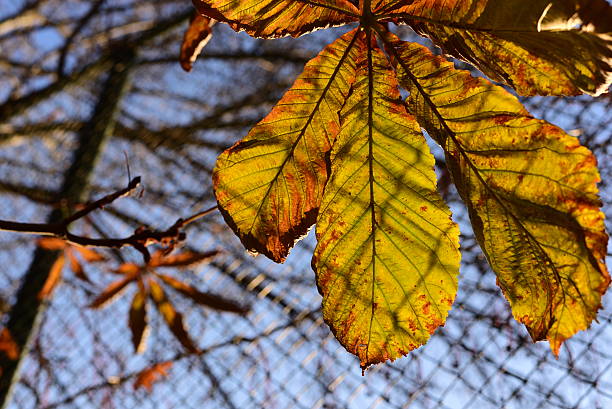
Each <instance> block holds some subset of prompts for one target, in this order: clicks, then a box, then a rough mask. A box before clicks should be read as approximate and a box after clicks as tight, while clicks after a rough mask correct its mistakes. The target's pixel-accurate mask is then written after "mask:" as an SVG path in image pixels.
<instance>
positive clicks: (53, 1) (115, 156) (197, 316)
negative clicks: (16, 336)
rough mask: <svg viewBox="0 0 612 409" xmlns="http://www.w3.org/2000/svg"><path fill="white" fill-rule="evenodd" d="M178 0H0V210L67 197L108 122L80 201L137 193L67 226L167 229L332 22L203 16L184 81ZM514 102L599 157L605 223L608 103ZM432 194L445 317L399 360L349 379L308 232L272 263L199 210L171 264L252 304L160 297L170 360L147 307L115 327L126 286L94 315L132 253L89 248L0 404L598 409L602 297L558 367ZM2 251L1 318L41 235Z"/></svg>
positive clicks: (15, 212)
mask: <svg viewBox="0 0 612 409" xmlns="http://www.w3.org/2000/svg"><path fill="white" fill-rule="evenodd" d="M185 3H186V2H185V1H178V0H177V1H163V2H155V4H153V3H151V4H146V3H143V2H132V1H130V0H124V1H119V0H116V1H111V0H108V1H96V2H85V1H78V0H68V1H66V0H62V1H59V0H45V1H33V2H24V1H16V2H11V1H9V0H0V4H1V5H2V7H0V50H2V52H1V53H0V54H1V55H0V84H2V86H0V118H1V119H0V218H2V219H5V220H19V221H32V222H44V221H45V220H46V218H47V217H48V215H50V214H51V213H52V212H53V210H54V209H57V208H60V207H62V206H64V205H66V197H64V196H65V195H64V196H63V194H64V193H66V192H62V191H61V190H62V186H63V183H64V181H65V180H67V179H69V178H71V177H73V175H69V174H68V173H69V171H70V169H71V166H72V164H73V163H74V161H75V157H74V152H75V151H76V149H77V148H78V146H80V145H83V143H84V142H83V141H85V142H87V141H89V140H90V139H91V138H90V135H93V134H95V132H97V131H96V129H97V128H95V127H94V128H91V126H101V127H103V128H104V129H107V128H105V127H108V125H109V124H110V123H112V124H113V126H112V127H109V128H108V132H109V135H108V137H107V138H106V139H104V141H103V143H102V144H101V145H100V146H99V147H98V148H96V152H95V153H96V154H97V156H98V157H97V159H96V160H95V161H94V162H93V163H92V166H89V167H90V168H91V169H90V174H89V175H88V176H87V177H86V178H84V179H83V180H84V181H86V182H84V183H86V184H87V189H86V193H87V199H92V198H97V197H100V196H102V195H104V194H107V193H109V192H112V191H115V190H118V189H121V188H123V187H125V186H126V184H127V182H128V180H129V179H128V178H129V176H135V175H140V176H142V178H143V181H144V183H143V186H144V187H143V188H142V189H141V190H140V191H138V192H137V193H136V194H133V195H131V196H130V197H126V198H122V199H120V200H117V201H115V202H114V203H113V204H112V205H110V206H108V207H106V208H105V209H103V210H100V211H97V212H95V213H92V214H91V215H90V216H89V217H87V218H86V219H85V220H82V221H79V222H78V223H77V225H76V226H74V229H75V231H78V232H80V233H82V234H86V235H89V236H94V237H118V236H122V235H127V234H130V233H131V232H133V231H134V229H135V228H137V227H139V226H151V227H155V228H159V229H164V228H167V227H168V226H170V225H172V223H174V222H175V221H176V219H178V218H180V217H186V216H189V215H191V214H193V213H195V212H197V211H198V210H200V209H204V208H207V207H210V206H212V205H214V198H213V196H212V192H211V177H210V174H211V169H212V167H213V166H214V160H215V157H216V155H217V154H218V153H219V152H220V151H221V150H222V149H224V148H225V147H227V146H230V145H231V144H232V143H234V142H235V141H236V140H238V139H239V138H240V137H242V136H243V135H244V134H245V133H246V132H247V131H248V128H249V126H250V125H252V124H254V123H255V122H257V121H258V120H259V119H260V118H261V117H262V116H263V115H264V114H265V113H266V112H267V111H269V109H270V108H271V106H272V104H273V103H274V102H275V101H276V100H277V99H278V98H279V96H280V95H282V92H283V90H284V89H286V87H287V86H288V85H290V84H291V82H292V81H293V79H294V78H295V75H297V74H298V73H299V72H300V70H301V68H302V66H303V64H304V62H305V61H307V59H308V58H309V57H312V56H313V55H315V54H316V53H317V52H318V50H320V49H321V48H322V46H323V45H324V44H325V43H326V42H327V41H329V39H330V38H331V37H333V36H335V35H337V34H338V30H331V31H327V32H319V33H314V34H311V35H309V36H306V37H303V38H300V39H282V40H274V41H269V42H262V41H256V40H253V39H250V38H248V37H247V36H245V35H242V34H236V33H234V32H233V31H231V30H230V29H229V28H227V27H224V26H222V25H218V26H216V27H215V31H214V37H213V40H212V41H211V42H210V43H209V45H208V46H207V48H206V50H205V52H204V55H203V56H202V58H201V59H200V61H199V62H198V63H196V65H195V68H194V71H193V72H192V73H190V74H186V73H184V72H182V71H181V70H180V67H179V66H178V63H177V57H176V56H177V53H178V46H179V44H180V41H181V36H182V32H183V31H184V29H185V28H186V24H187V21H188V18H189V15H190V13H191V11H190V8H189V4H185ZM187 3H188V2H187ZM400 32H401V33H402V34H403V35H404V36H406V37H409V36H414V34H411V33H409V32H408V31H407V30H404V31H401V30H400ZM330 36H331V37H330ZM117 67H120V69H119V71H121V70H127V71H128V73H129V75H128V80H127V81H128V84H127V86H126V90H125V92H123V93H119V94H118V96H117V97H116V98H114V99H113V100H112V101H107V100H103V99H102V98H103V95H105V92H109V89H110V90H112V87H113V85H112V82H111V81H110V80H109V78H111V77H112V76H113V75H114V74H113V73H114V72H115V71H116V69H117ZM113 70H115V71H113ZM109 84H111V85H110V88H109ZM101 101H102V102H105V103H104V104H102V106H101V105H100V104H101ZM523 102H524V103H525V104H526V105H527V107H528V108H529V110H530V112H532V114H533V115H534V116H536V117H540V118H543V119H546V120H548V121H550V122H552V123H554V124H557V125H559V126H561V127H563V128H564V129H566V130H567V131H569V132H571V133H572V134H574V135H577V136H578V137H579V138H580V139H581V141H582V142H583V144H585V145H587V146H589V147H590V148H591V149H592V150H593V151H594V152H595V153H596V155H597V157H598V159H599V166H600V171H601V175H602V180H603V182H602V183H601V184H600V190H601V197H602V200H603V201H604V210H605V213H606V215H607V216H608V220H612V218H611V217H610V216H612V214H611V213H612V209H611V208H610V203H612V190H611V189H610V186H609V182H608V181H609V180H611V178H612V174H611V173H612V163H610V160H609V157H610V156H609V154H610V149H611V148H610V143H609V142H610V139H611V138H612V128H611V127H610V119H611V117H610V112H612V111H611V110H610V108H611V105H612V104H611V100H610V98H609V97H607V96H603V97H601V98H599V99H592V98H588V97H578V98H531V99H524V100H523ZM97 112H99V114H96V113H97ZM112 112H115V114H114V116H113V115H112ZM96 115H98V116H96ZM95 118H98V120H97V122H96V121H94V119H95ZM99 118H102V119H101V120H100V119H99ZM88 126H89V128H88ZM84 129H85V130H86V131H84ZM438 156H439V155H438ZM446 196H447V197H446V199H447V200H448V202H449V203H450V204H451V206H452V207H453V213H454V218H455V220H456V221H457V222H459V223H460V227H461V228H462V238H461V246H462V251H463V264H462V268H461V275H460V279H459V292H458V296H457V300H456V302H455V304H454V307H453V309H452V311H451V313H450V316H449V317H448V319H447V323H446V325H445V326H444V327H442V328H440V329H438V330H437V331H436V333H435V334H434V335H433V336H432V338H431V340H430V341H429V342H428V343H427V345H425V346H423V347H421V348H419V349H418V350H416V351H413V352H411V353H410V354H409V355H408V356H407V357H406V358H403V359H399V360H397V361H395V362H393V363H388V364H384V365H378V366H376V367H374V368H372V369H370V370H368V371H367V372H366V374H365V376H362V373H361V370H360V368H359V363H358V361H357V360H356V359H355V358H354V357H353V356H352V355H351V354H349V353H348V352H347V351H345V350H344V349H343V348H342V347H341V346H340V345H339V344H338V342H337V341H336V340H335V339H334V337H333V336H332V335H331V333H330V330H329V328H328V327H327V326H326V325H325V324H324V323H323V320H322V317H321V312H320V303H321V297H320V295H319V293H318V292H317V289H316V285H315V282H314V274H313V272H312V270H311V268H310V258H311V255H312V250H313V248H314V244H315V241H314V238H313V237H312V234H311V235H309V236H308V237H307V238H306V239H305V240H303V241H302V242H301V243H300V244H299V245H298V246H297V247H296V248H295V249H294V250H293V251H292V253H291V255H290V257H289V259H288V260H287V262H286V263H285V264H283V265H277V264H274V263H272V262H268V261H266V260H265V259H263V258H261V257H257V258H253V257H251V256H249V255H248V254H246V253H245V252H244V249H243V248H242V247H241V245H240V243H239V242H238V240H237V239H236V238H235V237H234V236H233V234H232V233H231V232H230V231H229V229H228V228H227V227H226V226H225V224H224V223H223V220H222V218H221V217H220V216H219V215H218V214H213V215H210V216H207V217H205V218H203V219H201V220H199V221H197V222H196V223H194V224H192V225H190V226H189V227H188V228H187V229H186V232H187V237H188V239H187V241H186V244H185V246H186V248H191V249H196V250H198V251H206V250H212V249H219V250H222V253H221V254H220V255H219V256H218V257H216V258H215V259H214V260H213V261H212V262H211V263H208V264H204V265H200V266H197V267H194V268H190V269H187V270H173V269H169V270H168V273H169V274H172V275H174V276H176V277H179V278H180V279H181V280H184V281H186V282H188V283H191V284H193V285H194V286H196V287H197V288H200V289H202V290H206V291H210V292H214V293H217V294H222V295H224V296H225V297H228V298H231V299H233V300H236V301H238V302H240V303H241V304H243V305H248V306H249V307H250V311H249V313H248V314H246V315H244V316H237V315H234V314H231V313H222V312H216V311H213V310H209V309H206V308H203V307H201V306H198V305H194V304H193V303H192V302H190V301H188V300H186V299H185V298H181V297H178V296H177V294H176V293H170V294H169V296H170V298H171V300H172V302H173V303H174V304H175V306H176V308H177V310H179V311H181V312H182V313H183V314H184V316H185V321H186V323H187V326H188V328H189V333H190V334H191V335H192V337H193V338H194V339H195V340H196V342H197V344H198V346H199V347H200V348H201V349H202V353H201V354H199V355H193V354H189V353H187V352H185V351H184V349H183V348H182V347H181V345H180V344H179V343H178V342H177V340H176V339H175V338H174V337H173V336H172V334H171V333H170V331H169V330H168V328H167V327H166V326H165V325H164V323H163V321H162V319H161V318H160V316H159V314H156V313H154V312H153V311H152V309H150V312H151V313H150V316H149V320H150V326H151V329H150V335H149V337H148V339H147V341H146V345H147V348H146V350H145V352H144V353H142V354H136V353H135V352H134V350H133V347H132V344H131V341H130V331H129V328H128V321H127V316H128V309H129V306H130V301H131V295H132V294H133V292H134V291H135V288H130V287H128V288H127V290H126V292H125V293H124V294H122V295H121V296H120V297H118V298H117V300H116V301H114V302H113V303H111V304H110V305H108V306H107V307H105V308H103V309H99V310H96V309H91V308H88V305H89V303H90V302H91V301H92V299H93V298H94V297H95V296H96V295H97V294H99V293H100V292H101V291H102V290H103V289H104V288H105V287H106V286H107V285H108V284H109V283H111V282H112V281H114V280H116V279H117V276H116V275H113V274H112V273H111V272H110V271H111V270H113V269H114V268H117V267H118V266H119V265H120V264H121V263H123V262H126V261H133V262H139V260H140V255H139V253H138V252H136V251H134V250H130V249H123V250H121V251H120V252H115V251H107V250H100V252H101V253H103V254H104V255H105V257H106V261H104V262H102V263H86V264H84V268H85V272H86V274H87V276H88V277H89V278H90V281H89V282H87V281H84V280H82V279H79V278H78V277H76V275H75V274H74V272H73V271H71V269H70V268H69V267H68V266H66V267H65V268H64V269H63V276H62V283H61V284H60V285H59V286H58V287H57V288H56V290H55V291H54V293H53V295H52V297H51V298H50V299H49V300H48V301H44V302H43V303H42V307H40V306H38V301H36V299H35V298H34V299H32V300H31V302H32V304H31V306H32V307H31V308H33V309H36V308H38V309H39V310H40V314H39V318H40V325H39V326H34V327H32V329H33V333H32V342H31V344H30V348H29V350H28V351H26V352H27V353H26V354H25V355H24V357H23V359H22V362H21V367H20V371H19V373H18V378H17V379H16V381H15V385H14V386H15V388H14V391H13V394H12V396H11V397H10V400H9V401H8V402H6V403H5V404H6V406H7V407H11V408H221V407H223V408H241V409H242V408H328V409H331V408H449V409H468V408H474V409H481V408H602V409H603V408H610V407H612V349H611V348H610V345H612V325H611V324H612V314H611V313H610V311H611V308H612V306H611V305H610V304H611V302H612V299H611V297H612V296H611V295H610V294H608V295H606V296H605V297H604V300H603V306H604V309H603V310H601V311H600V313H599V315H598V322H596V323H594V324H593V325H592V327H591V328H590V329H589V330H588V331H585V332H581V333H579V334H578V335H576V336H575V337H573V338H572V339H571V340H569V341H568V342H566V344H565V346H564V347H563V349H562V352H561V355H560V357H559V359H555V357H554V356H553V355H552V353H551V352H550V350H549V348H548V346H547V345H546V344H545V343H537V344H533V343H532V342H531V340H530V338H529V336H528V334H527V332H526V330H525V328H524V327H523V326H521V325H519V324H517V323H516V322H515V321H514V319H513V318H512V315H511V312H510V309H509V306H508V304H507V302H506V301H505V299H504V298H503V296H502V294H501V292H500V291H499V289H498V287H497V286H496V283H495V276H494V274H493V273H492V272H491V271H490V269H489V267H488V265H487V263H486V260H485V259H484V257H483V255H482V253H481V252H480V250H479V248H478V246H477V244H476V242H475V239H474V237H473V234H472V233H471V230H470V226H469V223H468V220H467V215H466V212H465V210H464V208H463V207H462V205H461V203H460V201H459V199H458V196H457V194H456V193H455V192H453V191H452V190H450V191H449V192H448V193H447V195H446ZM75 200H76V199H75ZM77 201H78V200H77ZM73 204H74V203H73ZM607 227H608V229H610V224H609V222H608V224H607ZM0 249H1V252H0V301H1V302H0V307H1V310H2V313H3V318H2V320H3V322H2V324H3V325H7V323H8V322H9V319H11V314H12V311H14V310H13V309H12V306H14V305H15V304H16V303H17V302H23V300H20V299H19V296H18V293H19V289H20V288H21V287H22V286H23V285H25V286H27V285H28V283H27V282H24V277H26V274H27V272H28V271H29V270H31V269H32V266H31V264H32V263H33V260H36V259H35V252H36V249H37V241H36V238H35V237H30V236H26V235H20V234H13V233H6V232H2V234H0ZM26 301H27V300H26ZM12 319H16V318H15V317H13V318H12ZM165 362H171V363H172V365H171V366H169V367H168V368H167V376H162V377H161V379H160V381H159V382H157V383H155V384H154V385H153V387H152V388H151V389H150V390H147V389H146V388H136V387H135V385H136V383H137V381H136V380H137V378H138V376H139V374H141V372H142V371H143V370H145V369H146V368H151V367H152V366H154V365H155V364H157V363H165Z"/></svg>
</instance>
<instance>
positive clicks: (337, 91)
mask: <svg viewBox="0 0 612 409" xmlns="http://www.w3.org/2000/svg"><path fill="white" fill-rule="evenodd" d="M356 36H357V31H356V30H353V31H351V32H349V33H347V34H345V35H344V36H342V37H340V38H339V39H337V40H336V41H335V42H333V43H332V44H330V45H329V46H327V47H326V48H325V49H324V50H323V51H322V52H321V53H320V54H319V55H318V56H317V57H316V58H314V59H312V60H311V61H310V62H309V63H308V64H307V65H306V67H305V69H304V72H303V73H302V74H301V75H300V76H299V77H298V79H297V80H296V81H295V83H294V84H293V86H292V87H291V89H289V91H287V93H286V94H285V95H284V96H283V98H282V99H281V100H280V101H279V103H278V104H277V105H276V106H275V107H274V109H273V110H272V112H270V114H269V115H268V116H266V117H265V118H264V119H263V120H262V121H261V122H260V123H259V124H257V125H256V126H255V127H254V128H253V129H252V130H251V132H249V134H248V135H247V136H246V137H245V138H244V139H243V140H241V141H240V142H238V143H237V144H235V145H234V146H232V147H231V148H229V149H228V150H226V151H225V152H223V153H222V154H221V155H220V156H219V158H218V159H217V164H216V167H215V170H214V173H213V183H214V189H215V195H216V198H217V202H218V203H219V210H220V211H221V213H222V214H223V217H224V218H225V220H226V222H227V223H228V224H229V226H230V227H231V228H232V229H233V230H234V232H235V233H236V234H237V235H238V237H240V240H241V241H242V243H243V244H244V246H245V247H246V248H247V249H249V250H250V251H252V252H255V253H263V254H265V255H266V256H268V257H269V258H271V259H272V260H275V261H277V262H280V261H283V260H284V259H285V257H286V256H287V254H288V253H289V250H290V249H291V247H292V246H293V244H294V243H295V241H296V240H298V239H299V238H300V237H301V236H303V235H304V234H305V233H306V232H307V231H308V229H309V228H310V226H312V225H313V224H314V222H315V218H316V214H317V211H318V208H319V203H320V200H321V196H322V194H323V188H324V187H325V182H326V181H327V162H326V158H325V157H326V154H327V152H328V151H329V150H330V149H331V144H332V143H333V140H334V138H335V136H336V134H337V132H338V129H339V124H338V111H339V110H340V108H341V107H342V104H343V103H344V100H345V98H346V95H347V94H348V91H349V87H350V84H351V81H352V80H353V77H354V59H355V47H354V44H355V41H356V38H357V37H356Z"/></svg>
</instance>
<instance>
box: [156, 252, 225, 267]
mask: <svg viewBox="0 0 612 409" xmlns="http://www.w3.org/2000/svg"><path fill="white" fill-rule="evenodd" d="M217 254H219V251H218V250H212V251H207V252H204V253H199V252H197V251H189V250H188V251H184V252H182V253H180V254H175V255H172V256H165V255H164V254H163V252H161V251H157V252H155V253H154V254H153V256H151V261H150V262H149V266H151V267H191V266H193V265H196V264H200V263H204V262H207V261H210V260H211V259H213V258H214V257H215V256H216V255H217Z"/></svg>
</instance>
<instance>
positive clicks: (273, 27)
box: [193, 0, 359, 38]
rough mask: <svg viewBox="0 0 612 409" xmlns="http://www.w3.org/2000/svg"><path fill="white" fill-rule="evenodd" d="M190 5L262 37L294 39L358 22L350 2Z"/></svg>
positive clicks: (204, 0) (211, 1) (213, 0)
mask: <svg viewBox="0 0 612 409" xmlns="http://www.w3.org/2000/svg"><path fill="white" fill-rule="evenodd" d="M193 4H194V6H195V7H196V9H197V10H198V11H199V12H200V14H202V15H204V16H207V17H210V18H213V19H215V20H218V21H222V22H225V23H228V24H229V25H230V26H231V27H232V28H233V29H234V30H236V31H242V30H244V31H246V32H247V33H249V34H250V35H252V36H254V37H264V38H274V37H283V36H287V35H291V36H294V37H297V36H300V35H302V34H306V33H308V32H310V31H313V30H316V29H318V28H325V27H329V26H338V25H342V24H347V23H351V22H354V21H358V20H359V11H358V10H357V7H355V6H354V5H353V4H352V3H351V2H350V1H349V0H302V1H292V0H264V1H257V0H247V1H241V0H230V1H221V0H193Z"/></svg>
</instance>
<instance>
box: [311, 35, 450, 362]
mask: <svg viewBox="0 0 612 409" xmlns="http://www.w3.org/2000/svg"><path fill="white" fill-rule="evenodd" d="M363 36H365V34H363ZM358 46H359V50H360V54H359V59H358V71H357V78H356V82H355V84H354V85H353V87H352V92H351V94H350V97H349V98H348V100H347V102H346V104H345V105H344V107H343V108H342V111H341V113H340V117H341V126H342V130H341V131H340V133H339V135H338V137H337V139H336V143H335V145H334V148H333V150H332V152H331V176H330V180H329V181H328V183H327V186H326V188H325V194H324V196H323V200H322V203H321V209H320V215H319V218H318V220H317V227H316V233H317V241H318V244H317V247H316V250H315V253H314V257H313V261H312V265H313V268H314V269H315V272H316V275H317V284H318V287H319V290H320V291H321V293H322V295H323V317H324V318H325V321H326V322H327V323H328V324H329V325H330V327H331V328H332V331H333V332H334V334H335V336H336V338H337V339H338V340H339V341H340V343H342V345H343V346H344V347H345V348H346V349H347V350H348V351H349V352H352V353H354V354H355V355H357V356H358V357H359V359H360V361H361V366H362V368H365V367H367V366H369V365H371V364H374V363H378V362H383V361H385V360H387V359H391V360H393V359H395V358H398V357H400V356H402V355H405V354H407V353H408V352H409V351H411V350H413V349H415V348H417V347H419V346H421V345H422V344H424V343H425V342H426V341H427V340H428V339H429V337H430V335H431V334H432V333H433V332H434V331H435V330H436V328H438V326H440V325H443V324H444V321H445V319H446V316H447V314H448V311H449V309H450V307H451V305H452V303H453V300H454V298H455V294H456V291H457V275H458V269H459V258H460V256H459V251H458V245H459V244H458V235H459V232H458V228H457V226H456V225H455V223H453V221H452V220H451V218H450V211H449V210H448V208H447V206H446V205H445V204H444V203H443V201H442V199H441V198H440V196H439V195H438V193H437V192H436V182H435V180H436V176H435V173H434V171H433V166H434V158H433V156H432V155H431V153H430V152H429V149H428V147H427V144H426V143H425V139H424V137H423V135H422V134H421V133H420V130H419V126H418V124H417V123H416V121H415V119H414V117H413V116H411V115H409V114H408V113H407V112H406V109H405V107H404V104H403V102H402V101H401V99H400V94H399V90H398V88H397V85H398V84H397V80H396V78H395V74H394V73H393V71H392V70H391V67H390V66H389V63H388V62H387V60H386V58H385V56H384V54H383V53H382V52H381V50H380V49H379V48H378V47H377V46H376V43H375V42H373V41H372V42H370V43H369V46H368V43H366V40H365V39H363V38H360V41H359V43H358Z"/></svg>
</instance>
